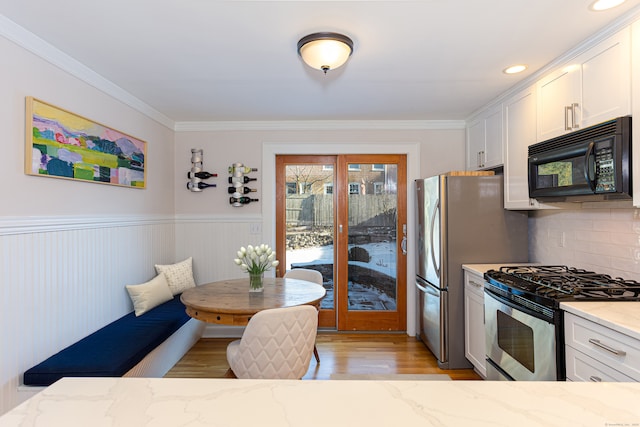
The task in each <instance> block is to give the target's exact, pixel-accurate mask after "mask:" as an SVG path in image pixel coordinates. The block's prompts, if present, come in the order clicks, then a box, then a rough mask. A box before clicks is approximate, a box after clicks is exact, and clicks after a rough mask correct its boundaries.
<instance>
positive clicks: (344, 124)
mask: <svg viewBox="0 0 640 427" xmlns="http://www.w3.org/2000/svg"><path fill="white" fill-rule="evenodd" d="M464 128H465V121H464V120H300V121H296V120H290V121H209V122H176V124H175V129H174V130H175V131H176V132H208V131H239V130H244V131H264V130H304V131H309V130H433V129H438V130H442V129H464Z"/></svg>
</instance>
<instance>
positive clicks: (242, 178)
mask: <svg viewBox="0 0 640 427" xmlns="http://www.w3.org/2000/svg"><path fill="white" fill-rule="evenodd" d="M257 180H258V178H249V177H248V176H230V177H229V184H236V183H239V184H246V183H247V182H251V181H257Z"/></svg>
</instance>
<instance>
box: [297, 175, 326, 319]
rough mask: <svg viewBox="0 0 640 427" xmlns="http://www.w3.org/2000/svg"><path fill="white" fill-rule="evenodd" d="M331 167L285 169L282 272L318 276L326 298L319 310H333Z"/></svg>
mask: <svg viewBox="0 0 640 427" xmlns="http://www.w3.org/2000/svg"><path fill="white" fill-rule="evenodd" d="M333 166H334V165H333V164H287V165H286V166H285V181H286V194H285V205H286V206H285V242H286V243H285V245H286V257H285V259H286V264H285V268H286V269H287V270H291V269H294V268H309V269H312V270H318V271H319V272H320V273H322V277H323V281H324V284H323V285H324V287H325V289H326V290H327V296H326V297H324V299H323V300H322V302H321V305H320V309H321V310H322V309H325V310H333V309H334V306H335V298H334V280H333V260H334V241H333V240H334V234H333V233H334V204H333V199H334V196H333V184H334V179H333V173H334V172H333Z"/></svg>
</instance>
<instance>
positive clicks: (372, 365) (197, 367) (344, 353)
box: [165, 332, 481, 380]
mask: <svg viewBox="0 0 640 427" xmlns="http://www.w3.org/2000/svg"><path fill="white" fill-rule="evenodd" d="M233 340H234V338H203V339H201V340H200V341H198V342H197V343H196V344H195V345H194V346H193V348H191V350H189V352H188V353H187V354H186V355H185V356H184V357H183V358H182V359H181V360H180V361H179V362H178V363H177V364H176V365H175V366H174V367H173V368H172V369H171V370H170V371H169V372H168V373H167V374H166V375H165V377H174V378H228V369H229V365H228V364H227V355H226V351H227V344H228V343H229V342H231V341H233ZM316 346H317V347H318V353H319V354H320V363H319V364H318V363H316V360H315V359H314V358H313V357H312V358H311V364H310V365H309V371H308V372H307V374H306V375H305V376H304V377H303V379H305V380H327V379H329V377H330V375H331V374H333V373H336V374H442V373H446V374H448V375H449V376H450V377H451V378H452V379H453V380H479V379H481V378H480V376H478V375H477V374H476V373H475V372H474V371H473V370H472V369H453V370H442V369H439V368H438V365H437V362H436V359H435V357H434V356H433V355H432V354H431V352H430V351H429V350H428V349H427V348H426V347H425V346H424V344H422V343H421V342H420V341H418V340H417V339H416V338H413V337H409V336H407V335H406V334H404V333H401V334H378V333H375V334H373V333H338V332H319V333H318V337H317V339H316Z"/></svg>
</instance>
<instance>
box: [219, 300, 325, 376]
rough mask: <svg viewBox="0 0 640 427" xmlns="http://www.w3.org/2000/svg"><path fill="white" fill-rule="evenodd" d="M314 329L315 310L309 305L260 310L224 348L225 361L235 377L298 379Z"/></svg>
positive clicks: (308, 358) (307, 359) (305, 367)
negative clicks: (236, 337)
mask: <svg viewBox="0 0 640 427" xmlns="http://www.w3.org/2000/svg"><path fill="white" fill-rule="evenodd" d="M317 330H318V311H317V310H316V309H315V308H314V307H312V306H310V305H301V306H296V307H285V308H273V309H269V310H262V311H260V312H258V313H256V314H255V315H254V316H253V317H252V318H251V319H250V320H249V323H248V324H247V327H246V328H245V330H244V333H243V334H242V338H241V339H239V340H236V341H233V342H231V343H230V344H229V345H228V346H227V361H228V362H229V366H230V367H231V370H232V371H233V373H234V374H235V376H236V377H237V378H245V379H246V378H252V379H263V378H264V379H301V378H302V377H303V376H304V374H306V373H307V370H308V369H309V362H310V361H311V353H312V351H313V345H314V343H315V341H316V333H317Z"/></svg>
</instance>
